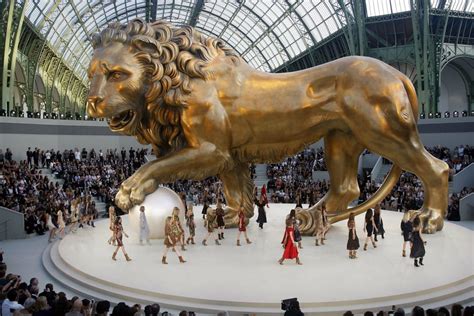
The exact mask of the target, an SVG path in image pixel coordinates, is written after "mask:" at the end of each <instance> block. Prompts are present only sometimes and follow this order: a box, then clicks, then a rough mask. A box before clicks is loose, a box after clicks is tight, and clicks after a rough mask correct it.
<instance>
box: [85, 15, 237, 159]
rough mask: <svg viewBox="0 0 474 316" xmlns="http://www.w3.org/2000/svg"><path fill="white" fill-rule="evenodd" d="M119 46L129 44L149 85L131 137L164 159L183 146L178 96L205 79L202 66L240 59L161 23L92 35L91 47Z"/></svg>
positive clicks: (190, 31)
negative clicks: (145, 114)
mask: <svg viewBox="0 0 474 316" xmlns="http://www.w3.org/2000/svg"><path fill="white" fill-rule="evenodd" d="M113 42H119V43H123V44H127V45H130V46H131V47H132V48H133V49H134V50H135V57H136V58H137V59H138V60H139V62H140V63H141V64H142V66H143V69H144V71H145V78H146V80H147V81H148V82H147V85H148V86H149V88H148V90H147V92H146V94H145V106H146V111H147V112H148V115H149V117H148V118H146V117H142V118H141V122H140V124H139V126H138V128H137V131H136V135H135V136H136V138H137V140H138V141H139V142H140V143H142V144H152V145H153V149H154V151H155V155H157V156H161V155H165V154H166V153H168V152H170V151H174V150H177V149H179V148H182V147H183V146H185V145H186V140H185V138H184V136H183V131H182V127H181V115H182V111H183V109H184V108H185V107H186V106H187V105H186V104H185V102H183V101H182V96H184V95H187V94H189V93H190V92H191V90H190V80H191V79H192V78H200V79H203V80H206V79H208V78H209V77H210V75H211V74H210V73H208V72H207V71H206V70H205V66H206V65H207V64H208V63H209V62H210V61H212V60H213V59H214V58H216V57H217V56H219V55H225V56H228V57H229V58H231V59H232V62H234V63H235V64H238V63H239V62H241V58H240V57H239V56H238V54H237V53H236V52H235V51H234V50H232V49H231V48H229V47H227V46H226V45H225V44H224V43H223V42H222V41H221V40H220V39H217V38H213V37H205V36H203V35H202V34H201V33H199V32H198V31H196V30H195V29H194V28H192V27H190V26H185V27H180V28H176V27H174V26H172V25H171V24H168V23H167V22H164V21H157V22H154V23H151V24H147V23H144V22H143V21H142V20H140V19H135V20H133V21H131V22H129V23H128V24H120V23H118V22H115V23H111V24H109V25H108V27H107V28H106V29H104V30H103V31H102V32H100V33H96V34H94V35H93V36H92V46H93V48H94V49H96V48H98V47H105V46H107V45H108V44H110V43H113Z"/></svg>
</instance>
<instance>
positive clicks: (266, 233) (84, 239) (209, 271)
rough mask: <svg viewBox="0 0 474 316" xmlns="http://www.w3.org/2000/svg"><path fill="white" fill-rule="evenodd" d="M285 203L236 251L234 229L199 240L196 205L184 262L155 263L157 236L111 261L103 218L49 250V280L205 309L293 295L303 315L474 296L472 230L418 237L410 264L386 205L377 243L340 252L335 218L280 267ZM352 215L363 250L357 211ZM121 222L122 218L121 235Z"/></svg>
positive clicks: (259, 308) (171, 257)
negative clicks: (419, 249)
mask: <svg viewBox="0 0 474 316" xmlns="http://www.w3.org/2000/svg"><path fill="white" fill-rule="evenodd" d="M291 206H293V205H284V204H271V205H270V208H268V209H267V218H268V221H269V222H268V223H267V224H266V225H265V226H264V229H263V230H261V229H259V228H258V226H257V224H256V223H255V221H254V220H252V221H251V225H250V226H249V236H250V238H251V240H252V241H253V243H252V244H251V245H246V244H245V242H243V243H242V244H243V245H242V246H241V247H237V246H236V245H235V241H236V234H237V231H236V230H235V229H229V230H226V232H225V240H224V241H223V245H222V246H217V245H215V244H214V242H213V241H212V240H210V241H208V246H207V247H205V246H203V245H201V241H202V238H203V236H204V234H205V228H204V227H203V222H202V219H201V218H200V208H196V214H195V215H196V224H197V238H196V241H197V244H196V245H194V246H188V247H187V249H188V251H185V252H184V256H185V259H186V260H187V261H188V262H187V263H185V264H180V263H179V262H178V259H177V257H176V255H175V254H174V253H172V252H169V254H168V263H169V264H168V265H163V264H161V256H162V251H163V247H164V245H163V242H162V240H154V241H152V245H143V246H141V245H140V244H139V243H138V236H130V238H129V239H126V238H124V243H125V247H126V249H127V252H128V253H129V255H130V256H131V258H132V259H133V261H131V262H126V261H125V259H124V257H123V255H122V254H121V253H119V255H118V256H117V257H118V261H117V262H114V261H112V259H111V256H112V252H113V250H114V247H112V246H110V245H108V244H107V240H108V238H109V237H110V231H109V229H108V221H101V222H99V223H98V224H97V227H96V228H95V229H91V228H87V229H84V230H79V231H78V232H77V233H75V234H69V235H67V236H66V238H64V239H63V240H62V241H60V242H57V243H54V244H52V245H51V246H50V247H48V248H47V250H46V251H45V252H44V253H43V265H44V267H45V268H46V270H47V271H48V272H49V273H50V274H51V276H52V277H53V278H54V279H56V282H60V283H61V284H62V285H63V286H64V287H67V288H71V289H73V290H74V291H75V292H77V293H87V296H89V297H90V296H93V297H94V296H95V297H97V298H105V299H109V300H111V301H113V302H118V301H127V302H133V303H137V302H138V303H143V304H147V303H150V302H158V303H160V304H161V305H163V306H166V307H168V308H174V309H177V310H179V309H186V310H194V311H197V312H203V313H216V312H218V311H228V312H230V313H231V314H242V313H258V314H276V313H280V314H281V310H280V302H281V300H282V299H286V298H292V297H297V298H298V300H299V302H300V304H301V308H302V311H303V312H305V313H307V314H311V313H316V312H325V314H339V315H340V314H342V313H343V312H344V311H346V310H352V311H366V310H373V311H378V310H381V309H384V310H390V309H391V306H392V305H397V306H398V307H403V306H406V307H409V308H412V307H413V306H414V305H422V306H424V307H425V308H427V307H437V306H445V305H449V304H452V303H454V302H472V301H473V297H474V295H473V293H474V264H473V263H474V262H473V261H474V242H473V231H472V230H471V229H469V228H466V227H462V226H460V225H455V224H452V223H449V222H446V224H445V227H444V230H443V231H442V232H439V233H437V234H435V235H424V238H425V240H427V241H428V244H427V246H426V247H427V248H426V249H427V254H426V257H425V260H424V263H425V266H423V267H420V268H416V267H414V266H413V260H411V259H410V258H408V257H406V258H403V257H402V256H401V245H402V236H401V235H400V220H401V215H402V214H401V213H395V212H391V211H384V212H383V213H382V217H383V220H384V223H385V230H386V235H385V239H383V240H382V239H381V238H379V242H378V243H377V244H378V247H377V248H376V249H374V248H373V247H372V246H371V245H370V246H369V249H368V250H367V251H363V250H362V248H361V249H360V250H359V252H358V256H359V258H358V259H356V260H351V259H349V258H348V254H347V251H346V242H347V228H346V222H341V223H337V224H336V225H334V226H333V227H332V228H331V230H330V232H329V233H328V235H327V241H326V245H325V246H319V247H316V246H315V245H314V238H313V237H304V238H303V247H304V249H301V250H300V258H301V260H302V262H303V265H302V266H297V265H296V264H295V263H294V261H292V262H290V261H286V262H285V264H284V265H283V266H281V265H279V264H278V263H277V260H278V259H279V258H280V256H281V254H282V248H281V245H280V241H281V239H282V236H283V230H284V224H283V223H284V217H285V215H286V214H287V213H288V211H289V210H290V208H291ZM197 210H199V212H197ZM255 218H256V216H255V217H254V219H255ZM356 220H357V233H358V235H359V239H360V241H361V246H363V242H364V240H363V236H364V234H363V231H362V228H363V224H362V223H363V216H359V217H358V218H357V219H356ZM127 225H128V223H127V219H126V216H125V217H124V227H125V231H127ZM242 240H243V239H242Z"/></svg>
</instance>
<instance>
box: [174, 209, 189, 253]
mask: <svg viewBox="0 0 474 316" xmlns="http://www.w3.org/2000/svg"><path fill="white" fill-rule="evenodd" d="M171 216H172V217H173V225H176V227H177V229H178V230H179V231H180V236H179V238H178V241H177V243H178V244H180V245H181V250H183V251H186V248H185V247H184V229H183V226H182V225H181V220H180V219H179V208H178V207H176V206H175V207H174V208H173V213H172V215H171Z"/></svg>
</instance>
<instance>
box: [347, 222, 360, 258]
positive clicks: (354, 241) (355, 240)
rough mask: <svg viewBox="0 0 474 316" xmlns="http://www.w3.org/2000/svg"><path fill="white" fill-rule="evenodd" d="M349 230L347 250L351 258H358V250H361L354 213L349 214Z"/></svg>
mask: <svg viewBox="0 0 474 316" xmlns="http://www.w3.org/2000/svg"><path fill="white" fill-rule="evenodd" d="M347 228H348V229H349V239H348V240H347V250H349V258H350V259H356V258H357V249H359V247H360V245H359V237H357V232H356V224H355V219H354V213H350V214H349V220H348V221H347Z"/></svg>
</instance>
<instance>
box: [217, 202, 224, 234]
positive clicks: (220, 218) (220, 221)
mask: <svg viewBox="0 0 474 316" xmlns="http://www.w3.org/2000/svg"><path fill="white" fill-rule="evenodd" d="M224 216H225V212H224V209H223V208H222V204H221V201H220V200H219V199H218V200H217V205H216V221H217V237H219V240H222V239H224V229H225V221H224Z"/></svg>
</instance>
